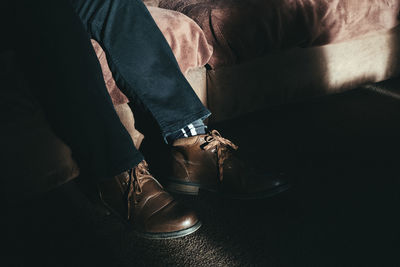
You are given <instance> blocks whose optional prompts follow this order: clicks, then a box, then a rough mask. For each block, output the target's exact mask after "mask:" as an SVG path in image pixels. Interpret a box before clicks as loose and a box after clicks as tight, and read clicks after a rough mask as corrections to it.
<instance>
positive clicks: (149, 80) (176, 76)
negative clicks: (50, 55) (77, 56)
mask: <svg viewBox="0 0 400 267" xmlns="http://www.w3.org/2000/svg"><path fill="white" fill-rule="evenodd" d="M70 2H71V3H72V5H73V6H74V8H75V10H76V12H77V14H78V15H79V17H80V18H81V20H82V22H83V24H84V25H85V27H86V28H87V31H88V32H89V34H90V36H91V38H93V39H95V40H96V41H97V42H99V43H100V45H101V46H102V47H103V49H104V50H105V52H106V56H107V61H108V63H109V66H110V69H111V71H112V73H113V76H114V78H115V80H116V83H117V85H118V86H119V88H121V90H122V91H123V92H124V93H125V94H126V95H127V96H128V98H129V99H130V100H131V101H132V102H133V106H136V107H142V108H143V109H145V110H146V112H147V113H149V114H150V115H151V116H152V117H153V118H154V119H155V121H156V122H157V123H158V126H159V128H160V129H161V132H162V135H163V136H164V137H166V136H167V135H169V134H171V133H173V132H176V131H178V130H179V129H181V128H183V127H185V126H186V125H188V124H189V123H191V122H193V121H195V120H197V119H200V118H205V117H207V116H208V115H209V114H210V112H209V111H208V110H207V109H206V108H204V106H203V105H202V103H201V102H200V100H199V99H198V97H197V95H196V94H195V93H194V91H193V89H192V88H191V86H190V85H189V83H188V82H187V81H186V79H185V78H184V76H183V74H182V73H181V71H180V69H179V66H178V64H177V62H176V59H175V57H174V55H173V53H172V51H171V48H170V47H169V45H168V43H167V42H166V40H165V38H164V36H163V35H162V33H161V32H160V30H159V29H158V27H157V25H156V24H155V22H154V20H153V18H152V17H151V15H150V13H149V12H148V10H147V8H146V7H145V6H144V4H143V3H142V1H141V0H114V1H104V0H70ZM135 115H136V114H135ZM145 134H146V133H145Z"/></svg>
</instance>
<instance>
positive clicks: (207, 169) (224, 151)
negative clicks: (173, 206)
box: [166, 130, 289, 199]
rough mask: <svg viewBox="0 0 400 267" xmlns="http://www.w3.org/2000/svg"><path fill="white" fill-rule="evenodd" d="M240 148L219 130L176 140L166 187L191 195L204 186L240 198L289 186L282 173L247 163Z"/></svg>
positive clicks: (247, 197)
mask: <svg viewBox="0 0 400 267" xmlns="http://www.w3.org/2000/svg"><path fill="white" fill-rule="evenodd" d="M237 149H238V147H237V146H236V145H234V144H233V143H232V142H231V141H229V140H227V139H225V138H223V137H221V135H220V134H219V133H218V132H217V131H216V130H213V131H211V132H210V133H208V134H205V135H197V136H193V137H189V138H182V139H178V140H176V141H175V142H174V143H173V145H172V170H171V171H172V174H171V175H170V176H169V177H168V178H167V186H166V188H167V189H168V190H170V191H172V192H176V193H182V194H189V195H197V194H198V191H199V189H205V190H208V191H214V192H219V193H222V194H223V195H225V196H227V197H231V198H238V199H252V198H263V197H268V196H272V195H275V194H277V193H280V192H282V191H284V190H286V189H288V187H289V184H288V181H287V178H286V177H285V176H284V175H283V174H279V173H274V174H267V173H260V171H257V170H256V169H254V168H250V167H248V166H246V164H244V162H243V161H242V160H240V159H239V158H238V156H237V152H236V150H237Z"/></svg>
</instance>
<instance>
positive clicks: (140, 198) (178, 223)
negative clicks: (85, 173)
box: [98, 161, 201, 239]
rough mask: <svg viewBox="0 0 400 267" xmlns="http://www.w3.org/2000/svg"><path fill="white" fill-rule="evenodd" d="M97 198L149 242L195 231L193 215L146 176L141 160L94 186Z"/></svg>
mask: <svg viewBox="0 0 400 267" xmlns="http://www.w3.org/2000/svg"><path fill="white" fill-rule="evenodd" d="M98 189H99V194H100V199H101V200H102V202H103V203H104V204H105V205H106V206H107V208H108V209H110V210H111V211H113V212H115V213H117V214H118V215H120V216H121V217H122V218H123V219H125V220H126V221H128V223H129V224H130V225H132V226H133V227H134V230H135V232H136V233H137V234H138V235H140V236H142V237H145V238H149V239H168V238H176V237H182V236H185V235H188V234H191V233H193V232H195V231H196V230H198V229H199V228H200V226H201V222H200V221H199V220H198V218H197V216H196V214H195V213H194V212H193V211H190V210H188V209H186V208H184V207H182V206H181V205H180V204H179V203H178V202H177V201H176V200H174V199H173V197H172V196H171V195H170V194H169V193H167V192H166V191H165V190H164V189H163V187H162V186H161V185H160V184H159V182H158V181H157V180H156V179H155V178H154V177H153V176H152V175H151V174H150V173H149V171H148V167H147V163H146V162H145V161H142V162H141V163H139V164H138V165H137V166H136V167H135V168H134V169H133V170H132V171H131V173H130V174H129V173H128V172H125V173H122V174H120V175H118V176H116V177H115V178H114V179H111V180H109V181H105V182H102V183H99V184H98Z"/></svg>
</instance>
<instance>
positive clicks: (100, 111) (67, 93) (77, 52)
mask: <svg viewBox="0 0 400 267" xmlns="http://www.w3.org/2000/svg"><path fill="white" fill-rule="evenodd" d="M18 3H21V4H17V19H16V23H17V25H18V27H16V29H18V35H16V42H15V43H16V48H17V50H18V51H17V54H18V55H19V57H20V63H21V64H20V65H21V66H22V67H23V68H24V70H25V72H24V73H25V74H26V75H27V76H28V78H29V79H28V80H29V82H30V85H31V86H30V87H31V88H32V90H33V92H34V94H35V96H36V98H37V99H38V101H39V102H40V103H41V105H42V106H43V108H44V110H45V113H46V116H47V119H48V120H49V122H50V125H51V126H52V127H53V128H54V130H55V132H56V133H57V135H58V136H60V137H61V138H62V139H63V140H64V141H65V142H66V143H67V144H68V145H69V146H70V147H71V149H72V151H73V156H74V157H75V158H76V160H77V161H78V163H79V165H80V167H81V169H82V171H83V172H84V173H85V174H86V175H90V176H92V177H95V178H96V179H105V178H111V177H113V176H115V175H117V174H119V173H121V172H123V171H126V170H128V169H131V168H132V167H133V166H135V165H136V164H137V163H139V162H140V161H142V160H143V157H142V155H141V154H140V153H139V152H138V151H137V150H136V149H135V147H134V145H133V142H132V139H131V137H130V136H129V134H128V132H127V131H126V129H125V128H124V127H123V125H122V124H121V123H120V120H119V118H118V115H117V114H116V112H115V110H114V108H113V105H112V102H111V99H110V96H109V94H108V92H107V89H106V87H105V84H104V80H103V76H102V74H101V68H100V66H99V63H98V60H97V57H96V55H95V53H94V51H93V48H92V47H91V44H90V41H89V38H88V35H87V33H86V31H85V30H84V28H83V27H82V23H81V21H80V20H79V18H78V17H77V16H76V14H74V12H73V10H72V8H71V6H70V5H69V4H68V2H66V1H51V0H47V1H39V2H32V1H22V2H18Z"/></svg>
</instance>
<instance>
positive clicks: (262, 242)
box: [2, 79, 400, 266]
mask: <svg viewBox="0 0 400 267" xmlns="http://www.w3.org/2000/svg"><path fill="white" fill-rule="evenodd" d="M399 95H400V80H398V79H393V80H390V81H387V82H383V83H380V84H376V85H373V86H367V87H363V88H359V89H356V90H353V91H350V92H347V93H344V94H339V95H333V96H329V97H323V98H315V99H312V100H308V101H306V102H299V103H295V104H291V105H286V106H280V107H275V108H269V109H267V110H264V111H262V112H256V113H254V114H250V115H247V116H243V117H241V118H238V119H235V120H234V121H231V122H226V123H223V124H219V125H215V127H217V128H218V129H219V130H220V132H221V133H222V134H223V136H226V137H228V138H231V139H232V140H233V141H234V142H235V143H236V144H238V145H239V146H240V147H241V149H242V152H243V153H244V154H245V155H247V157H248V159H249V160H252V161H253V162H254V163H255V164H256V165H257V166H258V167H259V168H265V169H271V168H273V169H284V170H285V171H286V173H287V174H288V175H289V176H290V177H291V180H292V187H291V189H290V190H288V191H287V192H285V193H282V194H280V195H278V196H275V197H272V198H269V199H264V200H254V201H238V200H228V199H224V198H220V197H218V196H217V195H214V194H211V193H206V192H202V193H201V194H200V196H199V197H197V198H196V197H185V196H177V198H178V199H180V200H181V201H182V202H183V203H184V204H185V205H188V206H191V207H194V209H195V210H196V211H197V212H198V213H199V216H200V217H201V220H202V222H203V227H202V228H201V229H200V230H199V231H198V232H196V233H195V234H193V235H190V236H187V237H184V238H181V239H174V240H165V241H160V240H145V239H142V238H138V237H136V236H135V235H134V234H133V233H130V232H129V231H128V230H127V229H126V228H125V226H124V224H123V223H121V221H120V220H119V218H118V217H116V216H113V215H111V216H106V215H105V212H104V210H103V209H102V208H101V207H99V206H97V205H95V204H94V203H92V202H90V201H89V200H88V198H87V197H86V196H85V195H84V194H83V193H82V192H81V191H79V189H78V187H77V186H76V184H75V183H74V182H71V183H69V184H66V185H64V186H62V187H60V188H58V189H57V190H54V191H52V192H49V193H48V194H46V195H44V196H41V197H38V198H37V199H34V200H32V201H29V202H25V203H23V205H22V206H17V205H15V206H14V208H13V209H12V211H7V210H6V211H4V213H3V216H2V221H3V224H4V226H3V227H2V229H3V230H4V231H3V235H2V240H3V244H4V245H5V247H6V248H5V249H2V251H3V253H4V256H3V262H4V263H6V264H5V265H6V266H400V230H399V225H400V219H399V218H400V216H399V215H398V214H399V210H400V208H399V207H400V171H399V167H398V166H399V153H400V150H399V148H400V146H399V136H400V124H399V121H400V104H399V103H400V102H399V101H400V100H399V97H398V96H399ZM3 247H4V246H3Z"/></svg>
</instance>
